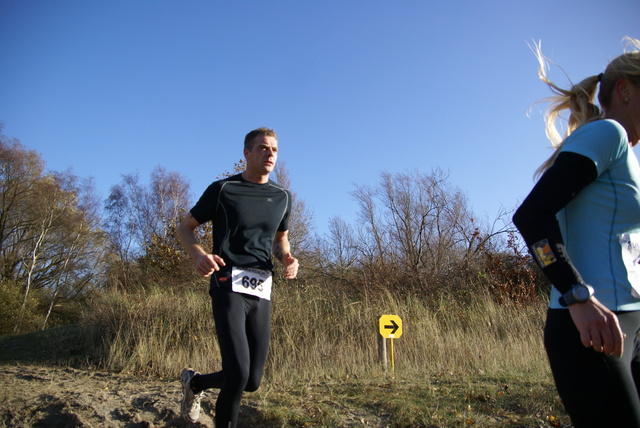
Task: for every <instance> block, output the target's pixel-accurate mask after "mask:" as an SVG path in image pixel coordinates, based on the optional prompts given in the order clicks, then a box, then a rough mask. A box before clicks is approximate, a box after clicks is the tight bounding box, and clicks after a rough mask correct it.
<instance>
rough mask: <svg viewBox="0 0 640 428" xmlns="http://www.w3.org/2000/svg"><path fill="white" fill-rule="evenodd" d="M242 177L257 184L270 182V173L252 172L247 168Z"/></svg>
mask: <svg viewBox="0 0 640 428" xmlns="http://www.w3.org/2000/svg"><path fill="white" fill-rule="evenodd" d="M242 178H244V179H245V180H246V181H249V182H251V183H257V184H265V183H268V182H269V174H264V175H263V174H251V173H250V172H249V171H247V170H245V171H244V172H243V173H242Z"/></svg>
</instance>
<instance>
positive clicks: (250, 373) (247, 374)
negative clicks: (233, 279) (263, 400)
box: [194, 289, 271, 428]
mask: <svg viewBox="0 0 640 428" xmlns="http://www.w3.org/2000/svg"><path fill="white" fill-rule="evenodd" d="M211 300H212V307H213V319H214V320H215V323H216V333H217V335H218V344H219V345H220V353H221V355H222V370H221V371H219V372H215V373H210V374H205V375H200V376H197V377H196V378H195V379H194V380H196V387H197V389H198V390H204V389H209V388H219V389H220V394H219V395H218V400H217V402H216V415H215V423H216V427H218V428H233V427H235V426H236V423H237V420H238V411H239V409H240V399H241V398H242V393H243V392H244V391H248V392H250V391H255V390H257V389H258V387H259V386H260V381H261V380H262V374H263V372H264V364H265V362H266V359H267V351H268V350H269V335H270V332H271V301H269V300H265V299H260V298H258V297H254V296H248V295H245V294H239V293H234V292H232V291H228V290H224V289H212V290H211Z"/></svg>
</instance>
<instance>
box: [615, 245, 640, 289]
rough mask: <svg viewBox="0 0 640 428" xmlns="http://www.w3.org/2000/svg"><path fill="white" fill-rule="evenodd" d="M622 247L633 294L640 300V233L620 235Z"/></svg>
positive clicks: (623, 259)
mask: <svg viewBox="0 0 640 428" xmlns="http://www.w3.org/2000/svg"><path fill="white" fill-rule="evenodd" d="M620 245H621V246H622V261H623V262H624V265H625V267H626V268H627V278H629V282H630V283H631V287H633V290H631V294H632V295H633V297H636V298H640V233H623V234H622V235H620Z"/></svg>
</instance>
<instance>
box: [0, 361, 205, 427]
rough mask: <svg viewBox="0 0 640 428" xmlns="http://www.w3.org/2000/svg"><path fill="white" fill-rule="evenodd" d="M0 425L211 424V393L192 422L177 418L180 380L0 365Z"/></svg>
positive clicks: (138, 425)
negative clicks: (196, 421)
mask: <svg viewBox="0 0 640 428" xmlns="http://www.w3.org/2000/svg"><path fill="white" fill-rule="evenodd" d="M0 385H1V387H0V426H2V427H48V428H52V427H128V428H133V427H165V426H173V427H183V426H184V427H186V426H190V427H193V426H196V427H197V426H200V427H213V421H212V419H211V416H210V415H212V414H213V409H212V406H213V404H214V403H213V400H212V398H213V397H208V399H206V400H203V412H202V415H201V417H200V420H199V421H198V423H197V424H187V423H185V422H183V421H182V419H181V418H180V399H181V398H182V396H181V392H180V384H179V382H178V381H177V380H171V381H163V380H157V379H155V380H154V379H144V378H135V377H131V376H126V375H123V374H113V373H108V372H96V371H83V370H76V369H71V368H50V367H38V366H11V365H0Z"/></svg>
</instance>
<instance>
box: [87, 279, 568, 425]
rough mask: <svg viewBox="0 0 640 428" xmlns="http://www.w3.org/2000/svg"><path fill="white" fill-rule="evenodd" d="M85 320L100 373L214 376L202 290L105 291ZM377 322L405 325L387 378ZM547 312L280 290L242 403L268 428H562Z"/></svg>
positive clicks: (215, 359)
mask: <svg viewBox="0 0 640 428" xmlns="http://www.w3.org/2000/svg"><path fill="white" fill-rule="evenodd" d="M89 313H90V314H91V316H88V317H87V319H86V322H87V323H88V324H91V325H93V326H94V329H93V330H92V331H93V337H91V336H89V337H88V339H90V340H89V341H90V342H91V343H93V344H99V347H98V348H95V349H94V351H93V352H92V354H93V355H94V358H93V361H94V362H95V361H97V362H99V364H100V365H101V366H103V367H104V368H107V369H110V370H117V371H127V372H131V373H139V374H145V375H155V376H159V377H175V376H176V373H179V371H180V370H181V369H182V368H183V367H185V366H191V367H194V368H196V369H197V370H199V371H201V372H208V371H214V370H218V369H219V368H220V360H219V351H218V347H217V343H216V338H215V332H214V325H213V321H212V315H211V304H210V298H209V296H208V294H207V292H206V286H203V288H202V290H199V291H184V290H183V291H171V290H166V289H160V288H157V289H152V290H149V291H147V292H146V293H145V294H144V295H142V294H138V295H127V296H125V295H121V294H118V293H111V294H106V295H104V296H102V297H101V298H100V299H99V300H97V301H96V302H94V305H93V308H92V310H91V311H90V312H89ZM383 314H395V315H398V316H399V317H400V318H401V319H402V321H403V335H402V337H401V338H399V339H395V341H394V348H395V372H394V373H391V372H390V370H388V369H387V371H385V370H383V368H382V366H381V364H380V361H379V358H378V341H379V338H378V336H379V333H378V324H377V322H378V318H379V317H380V316H381V315H383ZM544 314H545V304H544V302H539V303H536V304H530V305H527V306H517V305H512V304H502V305H499V304H496V303H495V302H494V301H493V300H492V299H491V298H489V297H488V296H478V298H477V299H475V300H473V301H472V303H467V304H458V303H456V302H447V301H442V302H435V303H434V302H425V301H423V300H422V299H420V298H418V297H415V296H399V297H398V296H393V295H390V294H387V295H382V296H376V297H367V296H359V297H357V298H355V297H353V296H350V295H348V294H346V293H344V292H341V291H333V290H327V289H321V288H315V287H305V288H298V287H296V286H291V285H290V286H286V287H281V288H280V289H278V290H277V291H276V295H275V297H274V301H273V315H272V342H271V349H270V352H269V358H268V361H267V370H266V375H265V382H264V383H263V386H262V387H261V389H260V390H259V391H258V392H257V393H254V394H248V397H250V398H248V399H250V400H253V402H254V403H257V406H259V407H260V414H261V418H262V419H261V421H262V422H261V423H263V424H264V423H266V422H265V421H272V423H273V425H270V426H344V424H345V414H347V415H349V417H350V418H351V419H352V420H353V425H349V426H362V425H365V424H366V423H369V424H371V423H373V422H367V418H370V417H372V415H375V418H376V420H377V421H378V422H379V421H380V420H388V425H389V426H465V425H469V424H473V425H475V426H540V425H546V426H561V424H560V422H561V421H567V418H566V415H564V413H563V410H562V405H561V404H560V402H559V400H558V398H557V395H556V393H555V389H554V387H553V382H552V380H551V377H550V373H549V368H548V363H547V359H546V355H545V353H544V349H543V346H542V325H543V319H544ZM95 356H99V358H97V359H96V358H95ZM256 400H257V401H256ZM346 409H349V410H348V411H347V410H346ZM345 412H346V413H345ZM270 423H271V422H270ZM340 424H343V425H340Z"/></svg>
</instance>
